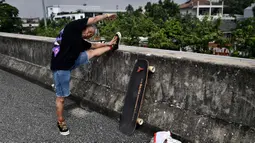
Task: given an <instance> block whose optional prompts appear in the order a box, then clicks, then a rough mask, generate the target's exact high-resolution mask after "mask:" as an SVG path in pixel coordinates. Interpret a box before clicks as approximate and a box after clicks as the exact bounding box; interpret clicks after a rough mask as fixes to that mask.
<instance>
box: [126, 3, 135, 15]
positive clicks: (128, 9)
mask: <svg viewBox="0 0 255 143" xmlns="http://www.w3.org/2000/svg"><path fill="white" fill-rule="evenodd" d="M126 11H127V12H129V13H130V12H134V8H133V6H132V5H131V4H129V5H128V6H127V7H126Z"/></svg>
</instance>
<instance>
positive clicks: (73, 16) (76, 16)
mask: <svg viewBox="0 0 255 143" xmlns="http://www.w3.org/2000/svg"><path fill="white" fill-rule="evenodd" d="M64 18H66V19H71V20H77V19H82V18H85V14H84V13H77V14H63V15H56V16H55V17H54V18H53V20H56V19H64Z"/></svg>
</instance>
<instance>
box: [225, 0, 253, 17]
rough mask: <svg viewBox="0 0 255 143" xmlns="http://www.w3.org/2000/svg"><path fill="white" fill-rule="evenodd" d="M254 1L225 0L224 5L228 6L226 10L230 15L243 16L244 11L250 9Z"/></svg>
mask: <svg viewBox="0 0 255 143" xmlns="http://www.w3.org/2000/svg"><path fill="white" fill-rule="evenodd" d="M254 2H255V1H254V0H224V4H225V5H226V6H227V7H226V8H225V9H224V12H225V13H228V14H241V15H242V14H243V10H244V9H245V8H247V7H249V6H250V5H251V4H252V3H254Z"/></svg>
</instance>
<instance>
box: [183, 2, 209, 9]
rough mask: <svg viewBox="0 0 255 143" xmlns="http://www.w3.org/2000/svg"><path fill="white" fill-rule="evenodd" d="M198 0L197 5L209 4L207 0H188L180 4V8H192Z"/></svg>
mask: <svg viewBox="0 0 255 143" xmlns="http://www.w3.org/2000/svg"><path fill="white" fill-rule="evenodd" d="M198 1H199V5H209V4H210V2H209V1H208V0H188V1H187V2H185V3H183V4H181V5H180V9H184V8H192V7H193V6H196V5H197V4H198Z"/></svg>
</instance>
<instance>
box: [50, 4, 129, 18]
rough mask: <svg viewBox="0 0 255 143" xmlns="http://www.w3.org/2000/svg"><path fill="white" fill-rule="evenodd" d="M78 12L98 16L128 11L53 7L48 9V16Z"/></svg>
mask: <svg viewBox="0 0 255 143" xmlns="http://www.w3.org/2000/svg"><path fill="white" fill-rule="evenodd" d="M78 10H80V11H82V12H84V13H85V16H86V14H87V15H91V16H96V15H97V14H98V13H101V14H104V13H117V12H125V11H126V10H104V9H101V7H100V6H83V5H53V6H48V7H47V16H48V17H51V15H52V14H53V15H57V14H58V13H61V12H69V13H71V12H77V11H78Z"/></svg>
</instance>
